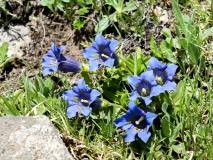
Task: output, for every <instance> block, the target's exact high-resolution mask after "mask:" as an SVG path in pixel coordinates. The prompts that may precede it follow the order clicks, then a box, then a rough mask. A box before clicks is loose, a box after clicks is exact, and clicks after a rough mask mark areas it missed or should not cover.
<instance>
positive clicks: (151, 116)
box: [146, 112, 158, 125]
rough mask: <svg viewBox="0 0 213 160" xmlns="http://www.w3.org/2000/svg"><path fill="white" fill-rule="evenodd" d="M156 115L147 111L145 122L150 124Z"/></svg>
mask: <svg viewBox="0 0 213 160" xmlns="http://www.w3.org/2000/svg"><path fill="white" fill-rule="evenodd" d="M157 116H158V115H157V114H155V113H152V112H147V113H146V122H147V124H148V125H152V123H153V121H154V119H155V118H156V117H157Z"/></svg>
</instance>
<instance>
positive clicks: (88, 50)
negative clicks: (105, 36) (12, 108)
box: [83, 47, 98, 59]
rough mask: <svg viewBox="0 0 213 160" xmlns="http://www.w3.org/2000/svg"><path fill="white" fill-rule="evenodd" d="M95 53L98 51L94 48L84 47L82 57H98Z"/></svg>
mask: <svg viewBox="0 0 213 160" xmlns="http://www.w3.org/2000/svg"><path fill="white" fill-rule="evenodd" d="M96 53H98V51H97V50H96V49H95V48H93V47H89V48H86V49H84V51H83V56H84V58H88V59H90V58H95V59H96V58H98V57H96V55H94V54H96Z"/></svg>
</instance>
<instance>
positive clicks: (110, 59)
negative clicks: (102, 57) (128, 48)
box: [102, 58, 114, 67]
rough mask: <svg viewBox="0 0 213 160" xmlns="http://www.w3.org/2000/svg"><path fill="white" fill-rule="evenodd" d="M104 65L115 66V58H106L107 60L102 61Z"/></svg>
mask: <svg viewBox="0 0 213 160" xmlns="http://www.w3.org/2000/svg"><path fill="white" fill-rule="evenodd" d="M102 64H103V65H104V66H108V67H113V65H114V59H112V58H109V59H108V60H106V61H105V62H103V63H102Z"/></svg>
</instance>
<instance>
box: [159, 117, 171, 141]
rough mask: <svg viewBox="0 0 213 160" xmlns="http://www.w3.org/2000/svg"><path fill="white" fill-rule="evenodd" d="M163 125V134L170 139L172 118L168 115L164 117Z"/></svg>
mask: <svg viewBox="0 0 213 160" xmlns="http://www.w3.org/2000/svg"><path fill="white" fill-rule="evenodd" d="M161 124H162V133H163V134H164V135H165V136H166V137H170V117H169V116H168V115H164V116H163V118H162V119H161Z"/></svg>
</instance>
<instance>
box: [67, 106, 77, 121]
mask: <svg viewBox="0 0 213 160" xmlns="http://www.w3.org/2000/svg"><path fill="white" fill-rule="evenodd" d="M78 112H79V109H78V106H77V105H73V106H69V107H68V108H67V117H68V118H72V117H75V116H76V114H77V113H78Z"/></svg>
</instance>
